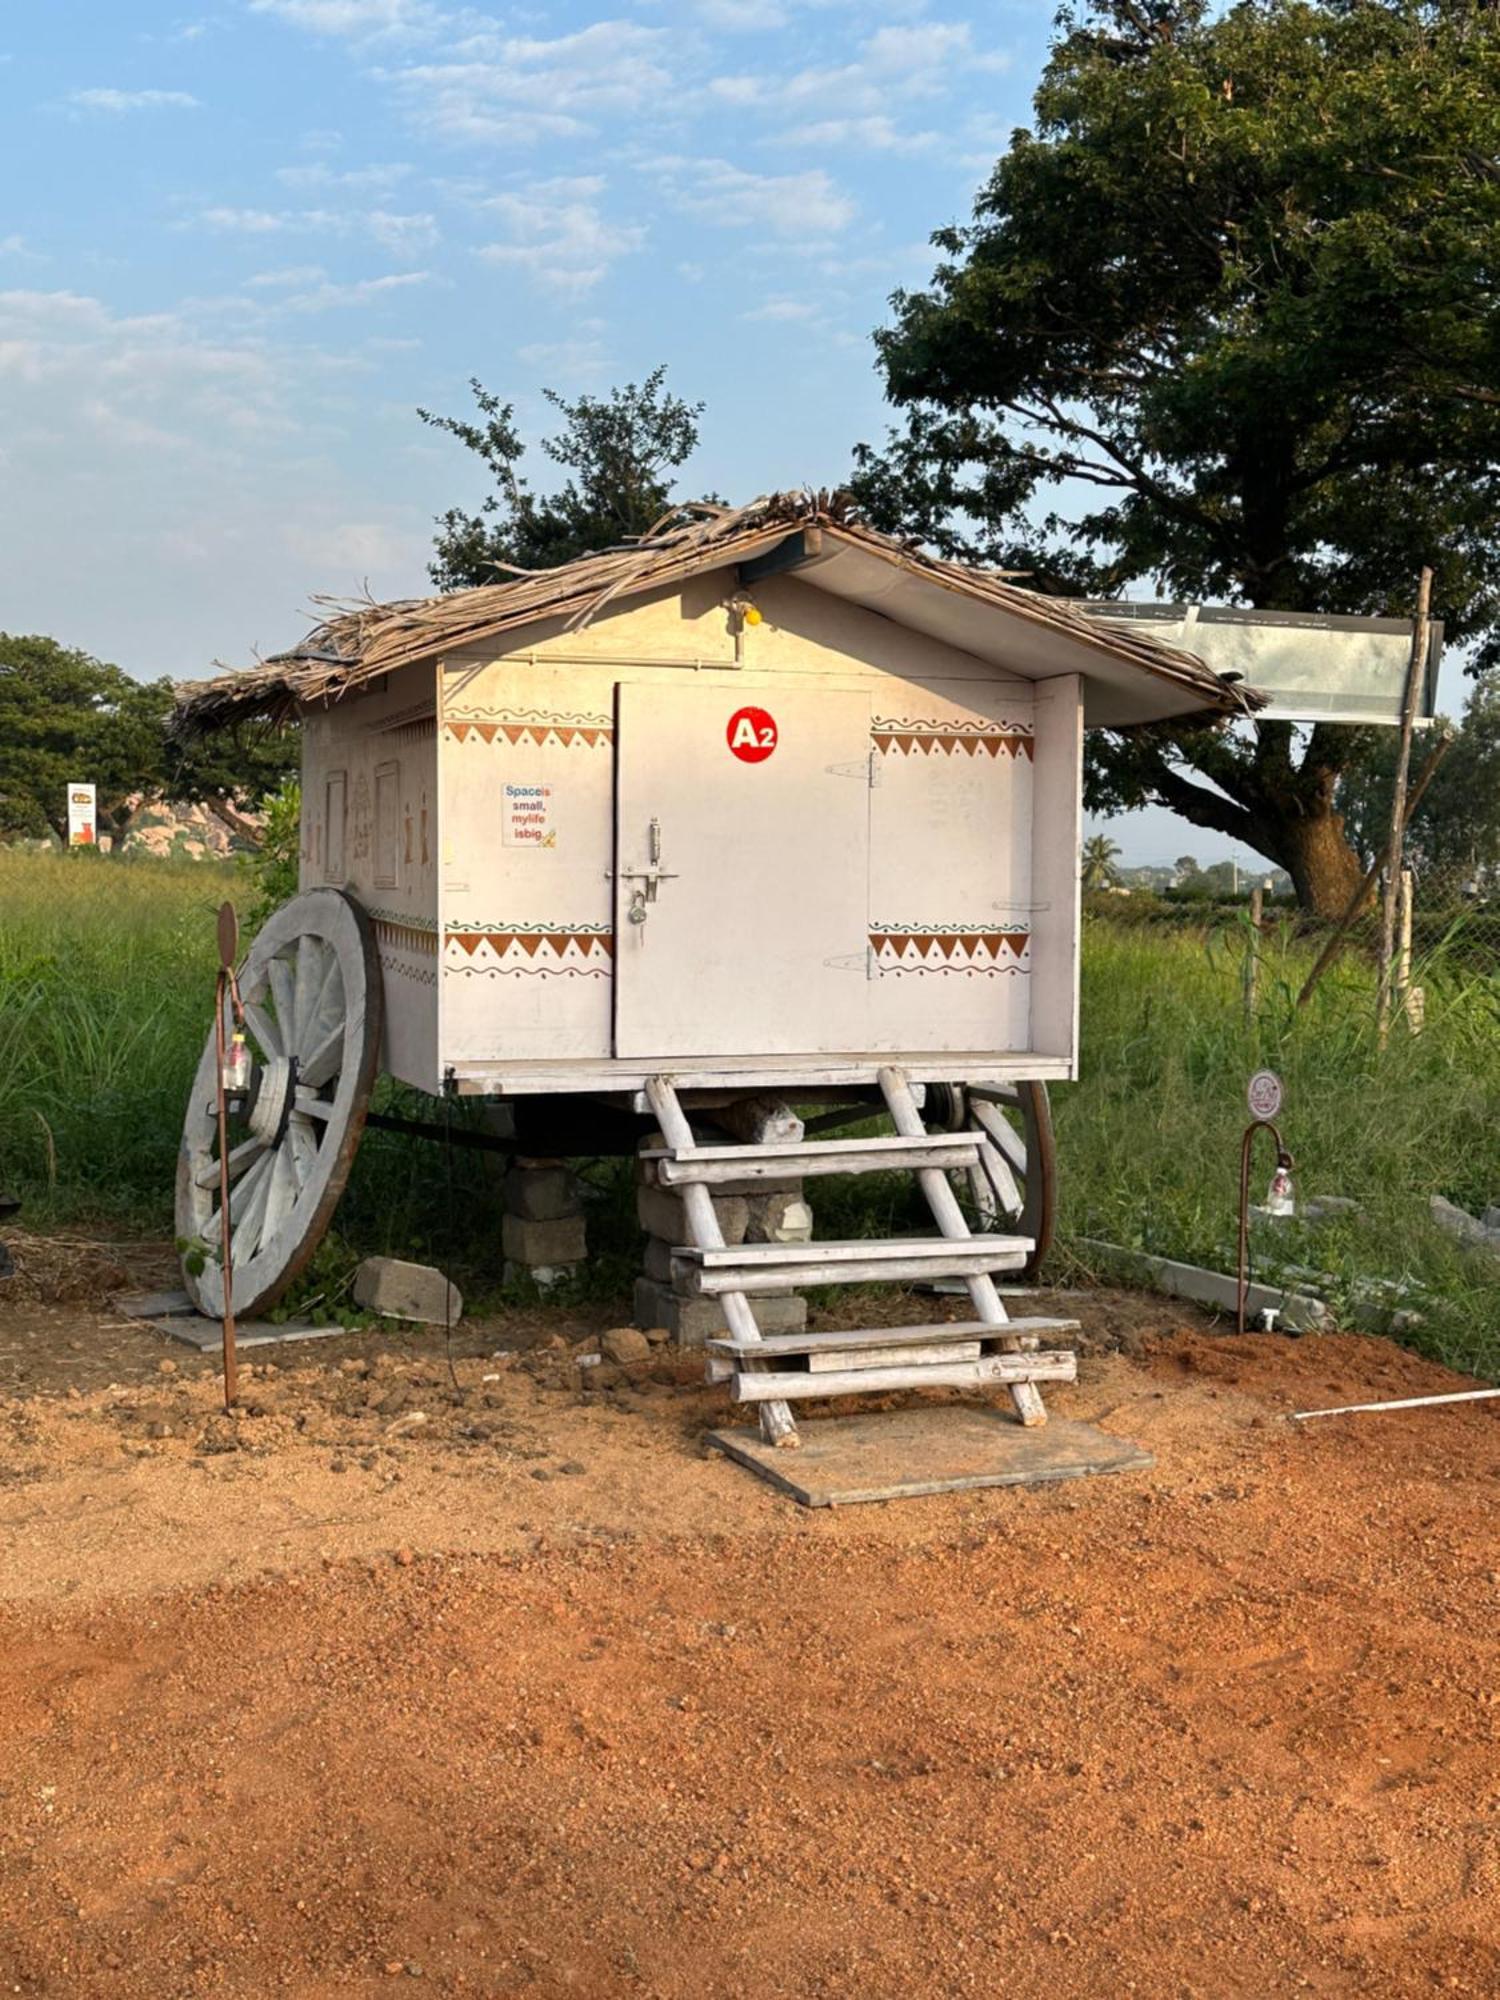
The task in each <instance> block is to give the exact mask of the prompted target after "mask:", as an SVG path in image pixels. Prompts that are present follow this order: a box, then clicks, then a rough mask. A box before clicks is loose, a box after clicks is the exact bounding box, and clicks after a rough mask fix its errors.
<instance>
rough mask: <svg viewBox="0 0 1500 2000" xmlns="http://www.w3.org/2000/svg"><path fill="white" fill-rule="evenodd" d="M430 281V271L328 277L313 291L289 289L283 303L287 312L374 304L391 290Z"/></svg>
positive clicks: (314, 287) (406, 289)
mask: <svg viewBox="0 0 1500 2000" xmlns="http://www.w3.org/2000/svg"><path fill="white" fill-rule="evenodd" d="M431 283H432V273H431V272H430V271H392V272H388V273H387V274H386V275H385V276H384V277H381V278H357V279H355V280H354V281H353V282H352V283H350V284H342V285H341V284H335V283H333V282H332V281H331V280H328V279H325V280H323V281H322V282H320V283H318V284H316V285H314V286H313V288H312V289H311V290H310V291H306V292H292V293H290V294H289V295H288V297H287V298H286V299H285V300H284V301H283V304H284V306H285V309H286V310H287V311H288V312H327V311H329V310H330V309H331V308H333V307H335V306H367V305H373V304H374V303H375V302H376V301H377V300H378V299H382V298H385V297H386V296H387V295H388V294H390V293H391V292H405V291H410V290H411V289H412V287H413V286H415V285H430V284H431Z"/></svg>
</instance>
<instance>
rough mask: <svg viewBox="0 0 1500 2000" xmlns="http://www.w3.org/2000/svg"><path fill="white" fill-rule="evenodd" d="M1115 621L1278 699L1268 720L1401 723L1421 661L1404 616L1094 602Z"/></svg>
mask: <svg viewBox="0 0 1500 2000" xmlns="http://www.w3.org/2000/svg"><path fill="white" fill-rule="evenodd" d="M1083 608H1084V609H1085V610H1086V611H1088V612H1089V614H1090V615H1091V616H1093V617H1096V618H1099V619H1100V620H1101V621H1104V622H1107V623H1111V624H1113V623H1119V624H1127V623H1128V624H1131V625H1135V626H1141V625H1144V626H1146V627H1147V629H1148V630H1149V631H1150V632H1151V633H1152V635H1153V636H1154V637H1156V638H1159V639H1165V640H1167V641H1168V642H1169V643H1170V644H1172V645H1174V646H1181V647H1182V648H1183V649H1184V650H1185V651H1186V652H1189V653H1196V654H1197V656H1198V658H1199V659H1200V660H1202V661H1203V663H1204V665H1205V666H1208V667H1211V668H1212V669H1213V671H1214V672H1215V673H1216V674H1237V675H1239V677H1240V678H1241V680H1242V681H1243V682H1244V683H1245V684H1246V685H1247V686H1249V687H1253V688H1258V689H1259V690H1260V692H1261V693H1262V694H1264V695H1267V696H1268V697H1269V706H1268V707H1266V708H1264V709H1262V711H1261V719H1262V720H1263V721H1282V722H1348V723H1397V722H1399V721H1400V719H1401V703H1402V699H1403V696H1404V693H1405V688H1406V677H1407V671H1408V668H1409V665H1410V661H1411V642H1412V628H1411V625H1410V623H1409V622H1408V621H1407V620H1406V619H1403V618H1345V617H1335V616H1332V615H1330V616H1327V617H1324V616H1320V615H1318V614H1316V613H1309V612H1290V611H1237V610H1228V609H1225V608H1223V607H1221V606H1217V605H1215V606H1208V605H1196V604H1127V603H1090V604H1086V605H1085V606H1084V607H1083ZM1442 645H1443V628H1442V626H1441V625H1440V624H1437V623H1436V622H1434V623H1433V625H1432V627H1431V633H1430V643H1429V646H1428V654H1427V671H1426V676H1425V685H1424V687H1423V689H1422V694H1421V699H1420V701H1419V703H1418V711H1417V712H1418V720H1419V721H1421V720H1428V719H1430V718H1431V716H1432V714H1433V712H1434V704H1435V700H1436V694H1437V671H1438V663H1439V660H1440V658H1441V654H1442Z"/></svg>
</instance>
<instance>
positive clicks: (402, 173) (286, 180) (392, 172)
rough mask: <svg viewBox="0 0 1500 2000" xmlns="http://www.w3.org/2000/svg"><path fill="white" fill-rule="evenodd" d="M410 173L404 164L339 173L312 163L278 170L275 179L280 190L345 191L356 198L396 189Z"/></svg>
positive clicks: (347, 169) (354, 168) (333, 169)
mask: <svg viewBox="0 0 1500 2000" xmlns="http://www.w3.org/2000/svg"><path fill="white" fill-rule="evenodd" d="M410 173H411V168H410V167H409V166H406V165H404V164H392V165H390V166H369V167H347V168H344V169H343V170H342V171H341V170H340V169H338V168H335V167H328V166H324V165H322V164H321V163H315V164H313V165H312V166H306V167H278V168H277V169H276V178H277V180H279V181H280V182H281V184H282V186H283V187H289V188H345V189H349V190H351V191H353V192H354V193H357V194H371V193H374V192H375V191H377V190H388V189H390V188H393V187H395V186H396V185H397V184H398V182H400V181H404V180H405V179H406V178H407V176H408V175H409V174H410Z"/></svg>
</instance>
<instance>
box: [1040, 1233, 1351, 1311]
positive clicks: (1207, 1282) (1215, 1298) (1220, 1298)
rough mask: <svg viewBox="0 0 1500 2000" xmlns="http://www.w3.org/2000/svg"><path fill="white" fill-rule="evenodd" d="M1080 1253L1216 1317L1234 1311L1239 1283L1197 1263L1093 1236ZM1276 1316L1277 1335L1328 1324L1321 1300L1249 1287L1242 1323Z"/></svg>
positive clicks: (1277, 1289) (1081, 1239)
mask: <svg viewBox="0 0 1500 2000" xmlns="http://www.w3.org/2000/svg"><path fill="white" fill-rule="evenodd" d="M1078 1242H1079V1245H1080V1247H1081V1248H1083V1249H1085V1250H1097V1251H1100V1252H1102V1253H1103V1254H1104V1255H1105V1256H1107V1257H1108V1258H1109V1260H1110V1261H1111V1262H1113V1263H1117V1264H1118V1265H1119V1267H1120V1269H1121V1270H1123V1271H1127V1272H1129V1273H1130V1275H1131V1277H1132V1278H1133V1279H1134V1280H1135V1281H1136V1282H1138V1283H1140V1284H1143V1285H1145V1286H1147V1287H1149V1289H1150V1290H1152V1291H1157V1292H1165V1293H1166V1294H1167V1295H1168V1297H1170V1298H1175V1299H1192V1300H1193V1301H1194V1302H1195V1303H1196V1304H1198V1305H1201V1306H1210V1307H1212V1308H1213V1309H1214V1311H1216V1312H1231V1313H1232V1312H1233V1311H1234V1310H1235V1307H1236V1304H1237V1301H1238V1297H1239V1284H1238V1280H1237V1279H1235V1278H1233V1277H1231V1276H1229V1275H1228V1274H1227V1273H1225V1272H1221V1271H1205V1270H1203V1269H1202V1268H1201V1267H1200V1266H1199V1265H1197V1264H1179V1263H1176V1262H1174V1261H1173V1260H1172V1259H1171V1258H1169V1257H1148V1256H1147V1255H1146V1254H1145V1253H1144V1252H1143V1251H1139V1250H1127V1249H1124V1248H1123V1247H1122V1246H1121V1245H1120V1244H1118V1243H1102V1242H1100V1241H1099V1240H1098V1238H1097V1237H1092V1236H1081V1237H1079V1238H1078ZM1266 1311H1272V1312H1275V1313H1276V1315H1277V1320H1276V1326H1277V1331H1278V1332H1281V1333H1312V1332H1317V1331H1318V1330H1319V1329H1320V1328H1322V1327H1324V1326H1326V1325H1327V1324H1328V1308H1327V1306H1326V1305H1324V1303H1323V1301H1322V1300H1321V1299H1318V1298H1313V1297H1311V1296H1310V1295H1309V1294H1307V1293H1305V1292H1291V1291H1286V1290H1284V1289H1283V1288H1282V1287H1281V1286H1280V1285H1262V1284H1255V1283H1252V1284H1251V1285H1250V1288H1249V1290H1248V1292H1247V1293H1246V1295H1245V1313H1246V1323H1247V1324H1248V1325H1251V1326H1254V1325H1255V1324H1256V1323H1257V1322H1258V1321H1259V1319H1260V1316H1261V1314H1262V1313H1263V1312H1266Z"/></svg>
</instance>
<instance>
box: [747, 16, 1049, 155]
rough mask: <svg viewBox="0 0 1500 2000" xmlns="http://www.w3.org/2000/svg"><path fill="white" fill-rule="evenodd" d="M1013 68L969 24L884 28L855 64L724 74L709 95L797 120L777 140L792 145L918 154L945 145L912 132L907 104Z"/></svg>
mask: <svg viewBox="0 0 1500 2000" xmlns="http://www.w3.org/2000/svg"><path fill="white" fill-rule="evenodd" d="M1009 64H1010V58H1009V56H1008V55H1006V54H1004V53H1001V52H995V51H989V50H985V49H981V48H979V47H977V46H976V45H975V41H974V31H973V29H972V28H971V27H970V25H969V23H968V22H967V21H919V22H915V23H912V24H910V25H903V26H887V27H883V28H877V29H876V30H875V32H874V34H872V35H868V36H866V38H865V39H864V41H863V42H861V43H860V45H859V49H858V52H857V54H856V57H855V59H854V61H853V62H848V63H839V64H828V65H823V66H818V67H812V68H806V69H801V70H797V71H795V72H794V73H793V74H792V75H790V76H784V77H779V78H778V77H770V78H767V77H765V76H763V75H761V74H760V73H759V72H755V73H742V74H738V75H726V76H717V77H715V78H714V79H713V80H712V82H711V83H710V84H709V86H708V89H709V94H710V96H712V97H714V98H716V99H718V100H719V101H720V102H721V103H724V104H732V105H734V106H736V107H737V108H743V109H746V110H760V111H763V112H766V113H767V114H770V115H774V116H777V117H779V118H781V119H783V120H784V119H786V118H794V119H796V120H797V121H798V122H797V123H796V124H795V125H793V126H792V127H791V128H790V129H789V130H779V131H777V133H776V134H775V137H776V138H777V139H784V140H786V141H787V142H788V143H790V144H794V145H817V146H823V147H825V148H829V149H832V148H835V147H853V148H860V149H862V150H865V151H871V152H887V153H916V152H926V151H928V150H930V149H931V148H932V147H934V146H935V145H936V144H938V143H939V142H938V135H937V134H935V133H933V132H931V131H907V130H905V129H904V128H903V127H902V125H901V124H900V122H899V120H900V116H901V114H902V112H903V111H904V109H905V108H906V107H907V106H908V105H910V104H914V103H924V102H925V103H932V102H935V101H937V100H939V99H942V98H946V97H949V96H951V95H952V94H953V92H954V90H955V88H956V86H957V85H958V84H959V83H961V82H963V81H966V80H967V79H969V78H971V77H972V76H974V75H976V74H981V73H988V72H994V71H999V70H1003V69H1006V68H1008V67H1009Z"/></svg>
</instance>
